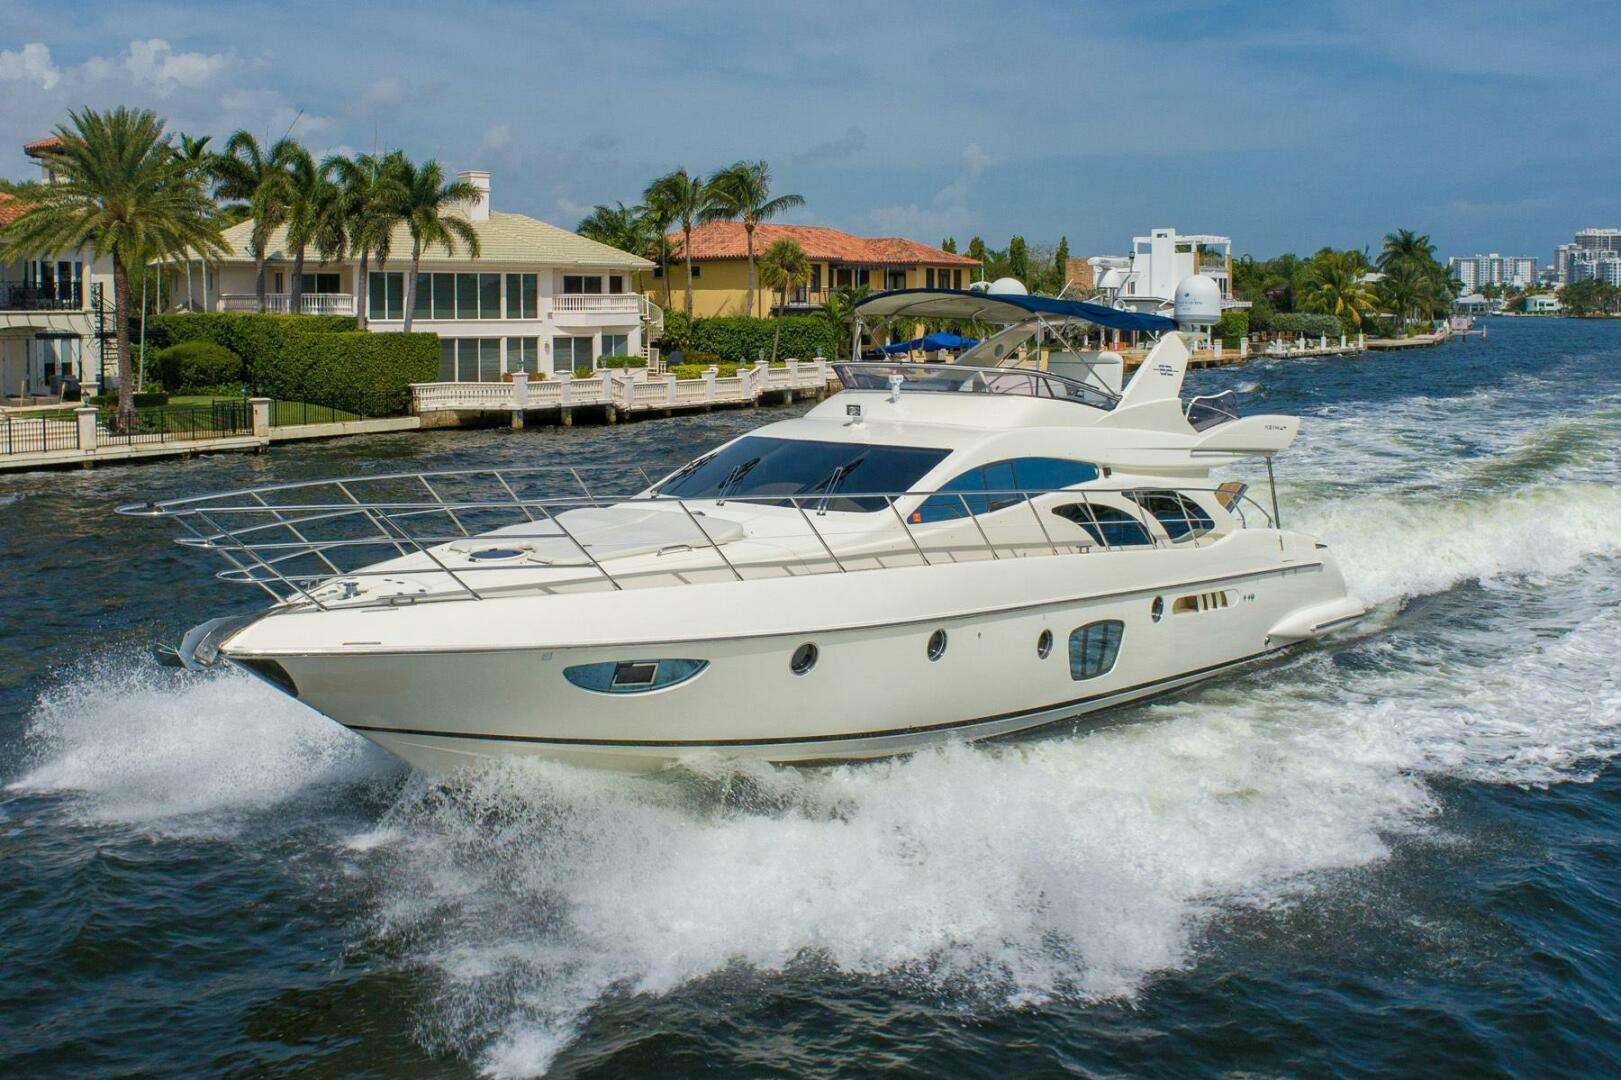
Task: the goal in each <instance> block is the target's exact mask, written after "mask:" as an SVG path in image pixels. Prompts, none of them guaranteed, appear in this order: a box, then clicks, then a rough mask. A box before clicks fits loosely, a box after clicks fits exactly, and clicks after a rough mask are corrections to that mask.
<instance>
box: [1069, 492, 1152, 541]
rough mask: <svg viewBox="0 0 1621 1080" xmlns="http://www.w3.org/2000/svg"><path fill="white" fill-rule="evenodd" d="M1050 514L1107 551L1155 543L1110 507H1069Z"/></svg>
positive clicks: (1132, 520)
mask: <svg viewBox="0 0 1621 1080" xmlns="http://www.w3.org/2000/svg"><path fill="white" fill-rule="evenodd" d="M1053 513H1055V514H1057V515H1058V516H1059V517H1061V518H1063V519H1064V520H1066V521H1073V522H1074V523H1075V524H1077V525H1079V526H1080V527H1081V528H1083V529H1085V530H1086V531H1087V532H1088V533H1089V534H1090V535H1091V537H1092V539H1094V540H1096V541H1097V542H1098V543H1100V544H1104V545H1106V546H1108V547H1146V546H1147V545H1149V544H1152V543H1153V542H1154V541H1153V539H1152V538H1150V537H1149V535H1148V530H1147V529H1145V528H1143V525H1142V522H1140V521H1138V520H1137V519H1136V518H1134V517H1132V516H1131V515H1130V514H1128V513H1126V512H1125V511H1124V510H1116V509H1115V508H1114V507H1112V506H1096V505H1092V504H1089V503H1069V504H1067V505H1064V506H1055V507H1053Z"/></svg>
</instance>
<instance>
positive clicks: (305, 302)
mask: <svg viewBox="0 0 1621 1080" xmlns="http://www.w3.org/2000/svg"><path fill="white" fill-rule="evenodd" d="M219 310H221V311H258V310H259V297H258V295H257V294H255V293H221V294H220V298H219ZM292 310H293V297H292V294H291V293H266V294H265V311H266V312H269V313H272V314H276V315H287V314H290V313H292ZM354 313H355V298H354V294H353V293H305V294H304V295H303V296H301V297H299V303H298V314H300V315H353V314H354Z"/></svg>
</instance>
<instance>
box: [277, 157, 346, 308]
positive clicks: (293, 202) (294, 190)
mask: <svg viewBox="0 0 1621 1080" xmlns="http://www.w3.org/2000/svg"><path fill="white" fill-rule="evenodd" d="M284 167H285V168H286V170H287V185H286V188H285V191H284V194H285V200H286V204H285V205H286V216H287V246H288V248H290V249H291V250H292V253H293V275H292V281H291V282H289V283H288V284H289V286H290V287H289V289H288V298H287V310H288V311H290V312H292V313H294V314H295V315H296V314H298V313H299V312H300V311H302V310H303V301H304V253H305V251H306V250H307V249H308V248H309V246H310V244H311V243H313V242H314V241H315V237H316V234H317V233H319V232H320V231H321V229H322V228H323V227H324V226H325V225H326V224H328V223H326V222H323V221H322V215H323V212H324V213H326V214H331V213H333V212H334V211H335V210H337V209H339V208H340V207H341V204H340V203H339V202H337V200H335V199H333V197H332V195H333V189H332V185H331V184H330V183H329V182H328V181H327V179H326V177H325V176H323V175H322V174H321V170H320V168H318V167H317V166H316V164H315V159H314V158H313V157H311V156H310V152H309V151H308V150H306V149H304V147H302V146H300V145H299V144H297V143H292V144H291V145H289V146H288V148H287V160H286V164H285V166H284Z"/></svg>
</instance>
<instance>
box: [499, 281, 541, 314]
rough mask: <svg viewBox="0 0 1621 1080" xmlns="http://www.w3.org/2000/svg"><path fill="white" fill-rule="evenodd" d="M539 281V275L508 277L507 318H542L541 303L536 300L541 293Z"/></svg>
mask: <svg viewBox="0 0 1621 1080" xmlns="http://www.w3.org/2000/svg"><path fill="white" fill-rule="evenodd" d="M539 281H540V278H539V275H537V274H508V275H507V318H509V319H536V318H539V317H540V315H539V311H540V303H539V301H538V300H537V299H536V297H537V296H538V295H539V291H540V289H539Z"/></svg>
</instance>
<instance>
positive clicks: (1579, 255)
mask: <svg viewBox="0 0 1621 1080" xmlns="http://www.w3.org/2000/svg"><path fill="white" fill-rule="evenodd" d="M1604 260H1621V229H1615V228H1604V229H1600V228H1588V229H1577V230H1576V235H1575V237H1574V240H1573V242H1572V243H1569V244H1560V245H1559V246H1558V247H1556V248H1554V249H1553V276H1554V281H1555V282H1557V283H1558V284H1560V285H1569V284H1570V283H1571V282H1573V281H1585V280H1586V279H1587V278H1590V277H1598V276H1601V275H1599V274H1598V272H1597V269H1596V267H1595V266H1594V265H1593V264H1595V263H1598V262H1601V261H1604Z"/></svg>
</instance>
